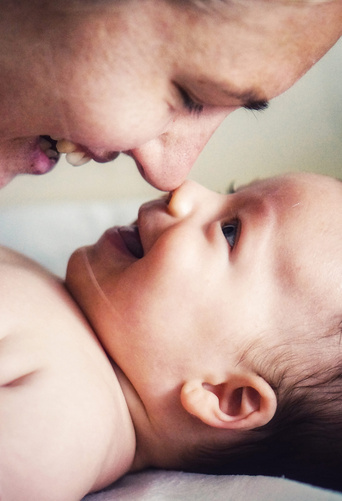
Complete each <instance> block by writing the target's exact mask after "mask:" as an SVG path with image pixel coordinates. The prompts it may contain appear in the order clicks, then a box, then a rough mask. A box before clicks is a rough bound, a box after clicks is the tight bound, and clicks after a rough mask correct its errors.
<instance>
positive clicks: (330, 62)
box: [0, 39, 342, 206]
mask: <svg viewBox="0 0 342 501" xmlns="http://www.w3.org/2000/svg"><path fill="white" fill-rule="evenodd" d="M300 170H309V171H310V170H311V171H315V172H320V173H326V174H329V175H334V176H339V177H342V39H341V40H340V41H339V42H338V44H337V45H335V47H333V48H332V49H331V50H330V52H329V53H328V54H327V55H326V56H324V58H323V59H322V60H321V61H320V62H319V63H318V64H317V65H316V66H314V67H313V68H312V69H311V70H310V71H309V72H308V73H307V74H306V75H305V76H304V78H302V79H301V80H300V81H299V82H297V83H296V84H295V85H294V87H292V88H291V89H289V90H288V91H287V92H286V93H285V94H283V95H282V96H279V97H278V98H276V99H274V100H272V101H271V105H270V108H269V109H268V110H266V111H263V112H252V111H247V110H243V109H242V110H238V111H236V112H234V113H233V114H231V115H230V116H229V117H228V118H227V119H226V121H225V122H224V124H223V125H221V127H220V128H219V129H218V131H217V132H216V133H215V135H214V136H213V138H212V139H211V141H209V143H208V145H207V146H206V148H205V149H204V151H203V152H202V154H201V155H200V158H199V159H198V161H197V162H196V164H195V166H194V168H193V170H192V172H191V175H190V176H189V177H191V178H192V179H195V180H197V181H198V182H200V183H202V184H204V185H205V186H207V187H209V188H211V189H214V190H217V191H221V192H224V191H225V189H226V187H227V186H228V184H229V183H230V182H231V181H232V180H234V181H235V182H236V185H239V184H241V183H245V182H248V181H250V180H252V179H255V178H256V177H265V176H269V175H275V174H278V173H282V172H287V171H300ZM156 194H157V195H158V192H157V191H156V190H154V189H153V188H151V187H150V186H149V185H147V183H146V182H144V181H143V179H142V178H141V177H140V175H139V174H138V171H137V170H136V168H135V165H134V163H133V161H132V160H130V159H129V158H127V157H124V156H121V157H120V158H119V159H117V160H116V161H115V162H113V163H109V164H105V165H100V164H96V163H94V162H91V163H89V164H87V165H86V166H83V167H71V166H70V165H68V164H66V162H65V161H64V159H62V160H61V161H60V162H59V164H58V165H57V167H56V168H55V169H54V170H53V171H52V172H51V173H50V174H48V175H46V176H41V177H34V176H21V177H18V178H17V179H15V180H14V181H12V182H11V183H10V184H9V185H8V186H7V187H5V188H4V189H3V190H1V191H0V205H2V206H4V205H20V204H28V203H35V202H45V201H46V200H51V201H52V200H53V201H56V200H59V199H64V200H92V199H93V200H96V199H108V200H110V199H113V198H115V199H125V198H129V197H132V196H133V197H138V198H145V197H146V198H149V197H153V196H155V195H156Z"/></svg>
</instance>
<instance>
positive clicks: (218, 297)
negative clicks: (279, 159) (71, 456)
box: [66, 173, 342, 486]
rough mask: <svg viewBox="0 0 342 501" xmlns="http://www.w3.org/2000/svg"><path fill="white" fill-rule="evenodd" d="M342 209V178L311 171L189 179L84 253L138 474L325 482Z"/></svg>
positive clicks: (72, 268) (75, 286)
mask: <svg viewBox="0 0 342 501" xmlns="http://www.w3.org/2000/svg"><path fill="white" fill-rule="evenodd" d="M341 203H342V183H341V182H340V181H338V180H336V179H332V178H328V177H325V176H318V175H314V174H304V173H302V174H290V175H285V176H281V177H277V178H271V179H267V180H264V181H258V182H254V183H252V184H250V185H248V186H246V187H243V188H241V189H239V190H237V191H236V192H235V193H233V194H230V195H222V194H218V193H214V192H211V191H209V190H207V189H205V188H203V187H201V186H199V185H197V184H195V183H193V182H190V181H187V182H185V183H184V184H183V185H182V186H181V187H180V188H178V189H176V190H175V191H174V192H173V193H171V194H170V196H169V197H167V198H163V199H160V200H156V201H153V202H150V203H147V204H145V205H143V206H142V207H141V209H140V211H139V217H138V222H137V226H131V227H124V228H112V229H110V230H108V231H107V232H106V233H105V234H104V235H103V236H102V237H101V239H100V240H99V241H98V242H97V244H95V245H94V246H90V247H86V248H82V249H79V250H77V251H76V252H75V253H74V254H73V256H72V257H71V259H70V262H69V266H68V272H67V279H66V282H67V285H68V287H69V289H70V291H71V292H72V294H73V296H74V297H75V299H76V300H77V302H78V303H79V305H80V306H81V308H82V310H83V311H84V313H85V315H86V316H87V318H88V319H89V321H90V323H91V325H92V326H93V327H94V330H95V332H96V333H97V335H98V337H99V339H100V341H101V342H102V344H103V346H104V348H105V350H106V351H107V353H108V355H109V356H110V357H111V358H112V359H113V361H114V364H115V368H116V371H117V374H118V377H119V380H120V383H121V385H122V388H123V391H124V394H125V397H126V399H127V403H128V407H129V409H130V412H131V415H132V419H133V422H134V426H135V430H136V435H137V452H136V460H135V463H134V466H133V468H136V469H138V468H141V467H145V466H156V467H163V468H182V469H190V470H196V471H211V472H215V471H216V472H220V473H222V472H225V473H236V472H240V473H263V474H275V475H279V474H280V475H282V474H284V475H286V476H289V477H291V478H298V479H302V480H309V481H311V482H316V483H321V484H324V482H325V480H327V479H325V480H324V478H325V477H324V473H322V472H323V470H324V468H323V466H322V464H321V462H322V461H323V462H324V463H325V465H324V466H327V465H328V463H329V462H330V463H329V466H331V468H333V467H334V465H335V467H336V465H338V464H339V461H337V459H336V457H337V455H338V452H339V451H341V450H342V441H341V440H340V439H339V430H340V429H341V423H340V408H341V393H342V391H341V390H342V388H341V383H340V372H341V371H340V365H341V360H342V352H341V346H340V335H341V313H340V307H341V298H342V288H341V284H342V266H341V255H342V218H341V211H340V206H341ZM318 464H319V468H318ZM316 467H317V468H316ZM315 468H316V469H315ZM316 470H317V471H316ZM310 471H311V475H312V477H309V473H310ZM312 472H313V473H312ZM320 472H321V473H320ZM319 474H321V478H319ZM338 477H339V474H338V475H337V474H336V478H335V480H336V482H337V479H338ZM329 480H331V481H332V482H333V478H331V479H328V480H327V482H326V483H328V482H329ZM330 486H332V485H330Z"/></svg>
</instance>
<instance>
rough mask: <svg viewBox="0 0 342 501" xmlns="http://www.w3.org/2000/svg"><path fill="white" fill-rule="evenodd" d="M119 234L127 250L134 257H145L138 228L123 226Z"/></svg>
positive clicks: (119, 229)
mask: <svg viewBox="0 0 342 501" xmlns="http://www.w3.org/2000/svg"><path fill="white" fill-rule="evenodd" d="M118 232H119V234H120V236H121V238H122V240H123V241H124V243H125V245H126V247H127V249H128V250H129V252H130V253H131V254H133V256H135V257H137V258H138V259H140V258H142V257H144V248H143V246H142V243H141V239H140V234H139V228H138V226H136V225H132V226H121V227H120V228H118Z"/></svg>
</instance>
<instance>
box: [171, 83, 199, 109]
mask: <svg viewBox="0 0 342 501" xmlns="http://www.w3.org/2000/svg"><path fill="white" fill-rule="evenodd" d="M177 88H178V92H179V93H180V95H181V98H182V101H183V104H184V107H185V108H186V109H187V110H188V111H189V112H190V113H194V114H195V115H199V114H200V113H201V112H202V111H203V108H204V106H203V104H200V103H196V102H195V101H194V100H193V99H192V98H191V97H190V96H189V94H188V93H187V91H186V90H185V89H183V88H182V87H179V86H178V85H177Z"/></svg>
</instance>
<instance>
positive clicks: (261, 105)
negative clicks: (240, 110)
mask: <svg viewBox="0 0 342 501" xmlns="http://www.w3.org/2000/svg"><path fill="white" fill-rule="evenodd" d="M268 106H269V102H268V101H249V102H248V103H246V104H245V105H244V108H245V110H253V111H263V110H266V109H267V108H268Z"/></svg>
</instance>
